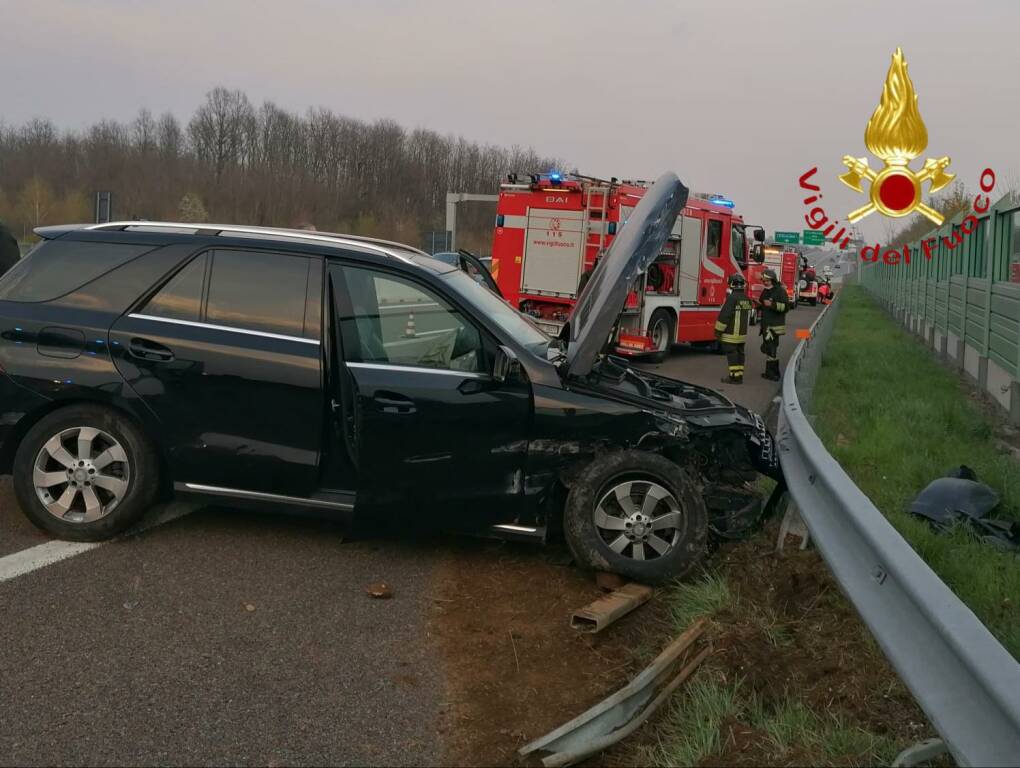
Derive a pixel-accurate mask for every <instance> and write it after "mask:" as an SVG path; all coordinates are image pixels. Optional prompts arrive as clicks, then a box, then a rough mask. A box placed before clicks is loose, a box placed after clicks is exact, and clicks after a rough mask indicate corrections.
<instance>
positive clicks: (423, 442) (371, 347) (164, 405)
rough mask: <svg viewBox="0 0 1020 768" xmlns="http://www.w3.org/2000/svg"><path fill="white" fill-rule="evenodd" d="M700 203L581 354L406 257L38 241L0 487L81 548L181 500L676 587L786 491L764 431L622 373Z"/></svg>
mask: <svg viewBox="0 0 1020 768" xmlns="http://www.w3.org/2000/svg"><path fill="white" fill-rule="evenodd" d="M686 197H687V190H686V188H685V187H684V186H683V185H682V184H681V183H680V182H679V180H678V179H677V178H676V177H675V176H673V175H671V174H670V175H667V176H664V177H663V178H662V179H661V180H660V181H659V182H658V183H657V184H656V185H655V186H654V187H652V188H651V189H650V190H648V192H647V193H646V194H645V196H644V198H643V199H642V200H641V202H640V203H639V204H638V205H637V207H636V208H635V209H634V210H633V212H632V213H631V218H630V223H629V224H628V226H627V227H626V229H625V230H624V231H623V233H622V234H621V235H619V236H618V237H617V238H616V240H615V242H614V244H613V246H612V247H610V249H609V250H608V251H607V253H606V254H605V255H604V257H603V259H602V262H601V264H600V267H599V270H598V271H597V272H596V275H595V276H594V277H593V278H592V280H591V281H589V283H588V285H587V286H586V287H585V289H584V291H583V292H582V293H581V296H580V303H579V307H583V312H580V311H579V314H578V315H577V316H576V317H575V318H573V319H572V321H571V326H570V334H569V337H568V338H566V339H564V340H560V339H552V338H550V337H549V336H548V335H546V334H545V333H543V332H542V331H541V330H540V329H539V328H538V327H537V326H536V325H535V324H534V322H533V321H532V320H531V318H529V317H528V316H526V315H524V314H522V313H520V312H518V311H517V310H516V309H514V308H512V307H511V306H509V305H508V304H507V303H506V302H505V301H504V300H503V299H502V298H500V297H499V296H497V295H496V294H495V293H494V292H493V291H492V290H490V289H488V288H486V287H483V286H481V285H479V284H478V283H476V282H475V281H474V280H473V279H471V278H470V277H468V276H467V275H466V274H465V273H464V272H463V271H462V270H461V269H458V268H457V267H454V266H452V265H450V264H447V263H444V262H442V261H440V260H437V259H434V258H431V257H429V256H428V255H427V254H425V253H423V252H421V251H418V250H416V249H413V248H410V247H408V246H404V245H400V244H397V243H390V242H385V241H380V240H373V239H367V238H358V237H352V236H346V235H334V234H329V233H322V232H307V231H301V230H281V229H266V228H259V227H243V226H223V225H212V224H164V223H155V222H137V221H130V222H119V223H112V224H100V225H93V226H81V225H76V226H64V227H43V228H41V229H38V230H36V231H37V234H38V235H39V236H40V237H42V238H43V239H44V242H43V243H42V244H41V245H40V246H39V247H38V248H37V249H36V250H35V251H34V252H33V253H32V254H31V255H30V256H28V257H26V258H25V259H23V260H21V261H20V262H19V263H18V264H17V265H16V266H15V267H14V268H13V269H12V270H11V271H10V272H8V273H7V275H5V276H4V277H3V278H2V279H0V472H2V473H10V474H12V475H13V480H14V490H15V493H16V495H17V498H18V503H19V504H20V506H21V508H22V510H23V511H24V512H25V514H26V515H27V516H28V517H29V518H30V519H31V520H32V522H34V523H35V524H36V525H37V526H39V527H40V528H43V529H45V530H47V531H49V532H51V533H53V534H54V535H56V536H58V537H61V538H65V539H72V540H79V541H94V540H99V539H104V538H108V537H110V536H113V535H115V534H117V533H118V532H119V531H122V530H124V529H125V528H127V527H128V526H130V525H131V524H133V523H134V522H136V521H137V520H138V519H139V518H140V517H141V515H142V513H143V512H144V511H145V510H146V509H147V508H148V507H149V506H150V505H151V504H152V503H153V502H154V501H155V500H157V499H158V498H160V497H164V496H167V495H169V494H171V493H178V494H187V495H192V496H197V497H205V498H209V499H219V500H220V501H222V500H224V499H226V500H229V501H230V502H232V503H235V504H238V505H256V506H262V507H268V508H270V509H291V510H306V511H314V512H317V513H320V514H328V515H336V516H342V517H351V516H357V517H360V518H363V519H386V520H388V521H392V522H395V523H397V524H402V525H406V526H408V527H411V526H415V525H422V524H423V522H426V521H427V523H428V524H429V525H430V526H435V527H439V528H451V529H452V528H456V529H462V530H467V531H472V532H476V533H487V534H491V535H495V536H501V537H507V538H523V539H530V540H535V541H545V540H547V539H549V538H551V537H556V536H559V535H563V536H565V538H566V541H567V543H568V544H569V545H570V547H571V550H572V551H573V552H574V554H575V557H576V558H577V560H578V561H579V562H580V563H581V564H582V565H584V566H587V567H590V568H598V569H601V570H609V571H615V572H617V573H620V574H623V575H624V576H626V577H628V578H632V579H637V580H641V581H647V582H661V581H666V580H669V579H671V578H673V577H675V576H678V575H682V574H684V573H686V572H688V571H690V570H691V569H692V568H693V567H694V566H695V564H696V563H697V562H698V561H699V560H700V559H701V558H702V556H703V555H704V553H705V551H706V548H707V545H708V536H709V530H710V526H712V528H713V529H714V530H716V531H721V532H723V533H726V532H729V533H731V534H732V532H733V527H734V526H735V525H738V524H739V523H740V521H741V520H744V517H743V516H744V515H751V516H752V518H753V517H754V514H756V512H755V510H757V509H758V506H757V501H758V499H757V496H756V494H755V493H754V492H753V490H751V487H750V486H748V485H747V484H746V483H745V482H744V481H745V480H749V479H753V477H754V473H755V472H756V471H760V472H764V473H768V474H770V475H772V476H773V477H777V478H778V477H780V474H779V469H778V462H777V459H776V457H777V456H778V451H777V450H776V448H775V445H774V442H773V439H772V436H771V435H770V433H769V432H768V430H767V428H766V427H765V424H764V422H763V421H762V419H761V418H760V417H759V416H757V415H756V414H754V413H752V412H750V411H748V410H747V409H745V408H742V407H740V406H738V405H735V404H734V403H732V402H731V401H730V400H729V399H727V398H726V397H725V396H723V395H722V394H720V393H718V392H715V391H713V390H711V389H707V388H704V387H699V386H696V385H693V384H687V383H684V382H681V381H676V380H673V379H669V378H666V377H663V376H657V375H653V374H649V373H646V372H643V371H639V370H637V369H635V368H632V367H630V366H629V365H628V364H627V362H626V361H625V360H623V359H620V358H615V357H610V356H606V355H604V354H602V350H603V347H604V346H605V343H606V339H607V338H609V336H610V333H611V332H612V329H613V326H614V324H615V322H616V319H617V317H618V316H619V314H620V311H621V309H622V308H623V305H624V302H625V301H626V297H627V293H628V288H629V285H630V283H631V278H632V277H633V276H635V275H639V274H641V273H643V272H644V271H645V270H647V268H648V267H649V265H650V264H651V263H652V262H653V261H654V260H655V259H656V258H657V257H658V256H659V254H660V253H661V249H662V246H663V244H664V243H665V242H666V240H667V239H668V237H669V236H670V232H671V231H672V229H673V226H674V222H675V220H676V216H677V214H678V213H679V212H680V210H681V209H682V208H683V206H684V203H685V201H686ZM705 499H710V500H711V501H712V505H711V506H712V511H711V513H710V512H709V510H708V509H707V508H706V502H705ZM748 510H751V511H750V512H748ZM745 522H746V521H745ZM752 522H753V521H752Z"/></svg>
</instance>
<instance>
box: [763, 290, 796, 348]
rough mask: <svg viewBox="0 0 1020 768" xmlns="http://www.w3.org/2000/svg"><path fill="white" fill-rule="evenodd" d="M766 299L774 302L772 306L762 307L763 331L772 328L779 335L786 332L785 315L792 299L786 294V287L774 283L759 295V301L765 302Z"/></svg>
mask: <svg viewBox="0 0 1020 768" xmlns="http://www.w3.org/2000/svg"><path fill="white" fill-rule="evenodd" d="M765 299H770V300H771V301H772V302H773V303H772V306H771V307H766V306H764V305H763V306H762V308H761V327H762V331H763V332H764V330H765V329H766V328H771V329H772V332H773V333H775V334H776V335H777V336H782V335H783V334H784V333H786V317H785V315H786V313H787V312H789V311H790V299H789V297H788V296H787V295H786V289H785V288H783V286H782V285H773V286H772V287H771V288H767V289H766V290H764V291H762V292H761V296H759V297H758V301H759V302H763V301H765Z"/></svg>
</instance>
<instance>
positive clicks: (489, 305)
mask: <svg viewBox="0 0 1020 768" xmlns="http://www.w3.org/2000/svg"><path fill="white" fill-rule="evenodd" d="M443 279H444V280H446V281H447V282H448V283H449V284H450V287H451V288H453V290H455V291H456V292H457V293H458V294H459V295H460V296H462V297H463V298H464V300H465V301H467V302H468V303H470V304H471V305H472V306H473V307H474V308H475V309H477V310H478V311H479V313H481V314H482V315H483V316H485V317H487V318H488V319H489V320H492V321H493V322H494V323H496V325H498V326H499V327H500V328H501V329H503V331H505V332H506V333H507V334H509V335H510V336H512V337H513V338H514V339H515V340H516V341H517V342H518V343H519V344H521V345H523V346H524V347H525V349H527V350H528V351H529V352H531V353H532V354H534V355H538V356H539V357H542V358H544V357H545V354H546V350H547V349H548V348H549V341H550V339H549V337H548V336H547V335H546V334H545V333H543V332H542V331H541V330H540V329H539V327H538V326H537V325H535V324H534V323H533V322H532V320H531V318H530V317H528V316H527V315H525V314H522V313H520V312H518V311H517V310H516V309H514V308H513V307H511V306H510V305H509V304H507V303H506V302H505V301H503V299H501V298H500V297H499V296H497V295H496V294H494V293H493V292H492V291H490V290H489V289H488V288H486V287H485V286H484V285H482V284H480V283H477V282H475V281H474V280H473V279H472V278H470V277H468V276H467V275H466V274H464V273H463V272H461V271H460V270H459V269H457V270H452V271H450V272H447V273H445V274H444V275H443Z"/></svg>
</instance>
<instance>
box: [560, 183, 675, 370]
mask: <svg viewBox="0 0 1020 768" xmlns="http://www.w3.org/2000/svg"><path fill="white" fill-rule="evenodd" d="M686 204H687V187H685V186H684V185H683V184H682V183H681V182H680V179H678V178H677V176H676V174H674V173H664V174H663V175H662V176H660V177H659V179H658V181H656V182H655V184H653V185H652V187H651V189H649V190H648V191H647V192H646V193H645V194H644V196H643V197H642V198H641V201H640V202H639V203H638V204H637V207H636V208H634V211H633V212H632V213H631V215H630V218H628V219H627V224H626V226H625V227H623V228H622V229H621V230H620V233H619V234H618V235H617V236H616V239H615V240H613V244H612V245H610V246H609V250H607V251H606V253H605V255H604V256H603V257H602V258H601V259H600V260H599V263H598V265H597V266H596V267H595V271H594V272H593V273H592V275H591V278H590V279H589V280H588V283H587V285H585V286H584V290H583V291H581V295H580V296H578V298H577V304H576V305H574V310H573V312H571V314H570V320H569V329H570V335H569V337H568V339H567V341H568V345H567V360H566V366H565V370H564V374H565V375H567V376H585V375H587V374H588V373H590V372H591V369H592V366H593V365H594V364H595V359H596V358H597V357H598V355H599V353H600V352H601V351H602V350H603V348H604V347H605V346H606V341H607V340H608V338H609V334H610V332H611V331H612V330H613V324H614V323H615V322H616V318H617V317H619V315H620V312H622V311H623V307H624V305H625V303H626V301H627V294H628V293H629V291H630V287H631V285H633V283H634V279H635V278H636V277H637V276H638V275H640V274H643V273H644V272H645V270H647V269H648V267H649V266H650V265H651V263H652V262H653V261H655V259H656V258H657V257H658V255H659V253H660V252H661V251H662V246H663V245H664V244H665V242H666V240H667V239H668V238H669V235H670V233H671V232H672V230H673V224H674V223H675V222H676V217H677V216H678V215H679V214H680V211H682V210H683V207H684V205H686Z"/></svg>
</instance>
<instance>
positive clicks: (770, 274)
mask: <svg viewBox="0 0 1020 768" xmlns="http://www.w3.org/2000/svg"><path fill="white" fill-rule="evenodd" d="M761 277H762V280H766V279H768V280H771V281H772V282H773V283H778V282H779V278H778V277H777V276H776V272H775V270H774V269H766V270H765V271H764V272H762V273H761Z"/></svg>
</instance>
